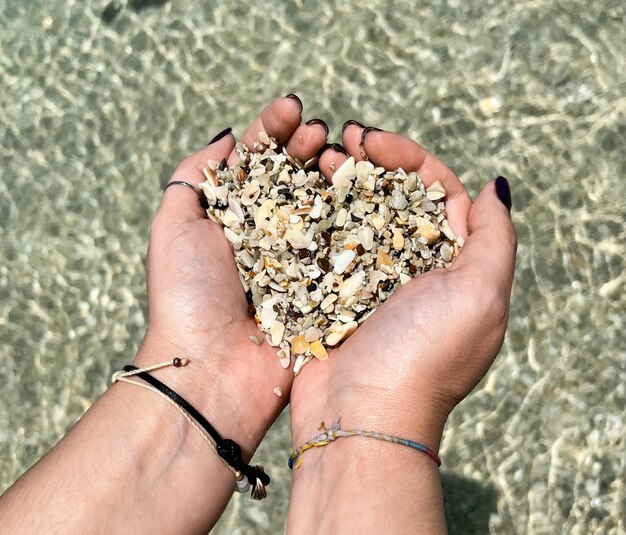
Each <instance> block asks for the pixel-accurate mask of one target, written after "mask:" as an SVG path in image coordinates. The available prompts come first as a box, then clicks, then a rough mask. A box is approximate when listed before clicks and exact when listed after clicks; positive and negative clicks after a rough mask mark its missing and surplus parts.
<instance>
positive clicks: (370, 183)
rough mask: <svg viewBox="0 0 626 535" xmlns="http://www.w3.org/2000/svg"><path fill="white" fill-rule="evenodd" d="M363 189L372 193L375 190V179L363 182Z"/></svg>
mask: <svg viewBox="0 0 626 535" xmlns="http://www.w3.org/2000/svg"><path fill="white" fill-rule="evenodd" d="M363 188H365V189H366V190H369V191H374V189H376V179H375V178H374V177H372V178H370V179H368V180H366V181H365V182H363Z"/></svg>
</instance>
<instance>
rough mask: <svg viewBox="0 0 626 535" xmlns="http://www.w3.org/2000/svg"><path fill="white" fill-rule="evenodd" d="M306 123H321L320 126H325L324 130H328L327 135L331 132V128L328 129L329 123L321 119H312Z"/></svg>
mask: <svg viewBox="0 0 626 535" xmlns="http://www.w3.org/2000/svg"><path fill="white" fill-rule="evenodd" d="M305 124H306V125H312V124H319V125H320V126H323V127H324V130H326V135H328V132H330V130H328V125H327V124H326V123H325V122H324V121H322V120H321V119H311V120H310V121H307V122H306V123H305Z"/></svg>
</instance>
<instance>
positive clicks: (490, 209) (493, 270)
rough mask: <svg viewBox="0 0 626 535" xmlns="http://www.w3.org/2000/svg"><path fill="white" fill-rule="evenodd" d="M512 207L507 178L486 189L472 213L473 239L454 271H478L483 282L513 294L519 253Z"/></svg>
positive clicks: (500, 178)
mask: <svg viewBox="0 0 626 535" xmlns="http://www.w3.org/2000/svg"><path fill="white" fill-rule="evenodd" d="M510 206H511V193H510V190H509V186H508V182H507V180H506V179H505V178H503V177H498V178H497V179H496V180H495V181H491V182H489V183H488V184H487V185H486V186H485V187H484V188H483V190H482V191H481V192H480V195H479V196H478V198H477V199H476V201H475V202H474V204H473V205H472V207H471V209H470V211H469V218H468V227H469V237H468V238H467V240H466V241H465V244H464V246H463V248H462V249H461V252H460V254H459V257H458V258H457V259H456V261H455V262H454V263H453V264H452V268H451V269H455V270H458V269H461V270H464V269H465V270H467V269H471V270H475V271H476V273H477V274H479V276H480V277H481V278H482V279H483V280H487V281H490V284H494V283H495V284H499V286H498V287H499V288H500V289H502V290H505V291H507V292H510V289H511V284H512V282H513V271H514V268H515V253H516V251H517V236H516V233H515V227H514V226H513V222H512V221H511V214H510V213H509V209H510Z"/></svg>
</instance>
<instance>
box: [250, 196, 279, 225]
mask: <svg viewBox="0 0 626 535" xmlns="http://www.w3.org/2000/svg"><path fill="white" fill-rule="evenodd" d="M275 206H276V201H275V200H273V199H269V200H267V201H265V202H264V203H263V204H262V205H261V206H260V207H259V208H258V209H257V211H256V213H255V214H254V224H255V226H256V227H257V228H263V227H265V226H267V224H268V223H269V219H270V217H271V216H272V210H274V207H275Z"/></svg>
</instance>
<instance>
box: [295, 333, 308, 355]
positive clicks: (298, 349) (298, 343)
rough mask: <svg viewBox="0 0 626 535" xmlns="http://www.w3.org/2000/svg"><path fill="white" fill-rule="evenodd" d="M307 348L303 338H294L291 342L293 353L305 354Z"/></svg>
mask: <svg viewBox="0 0 626 535" xmlns="http://www.w3.org/2000/svg"><path fill="white" fill-rule="evenodd" d="M308 348H309V343H308V342H307V341H306V340H305V339H304V336H296V337H295V338H293V339H292V340H291V349H292V351H293V352H294V353H297V354H302V353H306V350H307V349H308Z"/></svg>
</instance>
